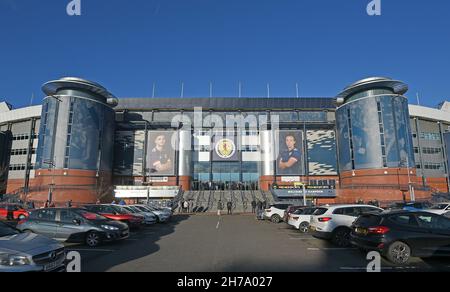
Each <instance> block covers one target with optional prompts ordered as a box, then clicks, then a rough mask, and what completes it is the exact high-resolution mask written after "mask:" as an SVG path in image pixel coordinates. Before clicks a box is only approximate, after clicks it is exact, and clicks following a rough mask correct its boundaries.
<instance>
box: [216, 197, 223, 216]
mask: <svg viewBox="0 0 450 292" xmlns="http://www.w3.org/2000/svg"><path fill="white" fill-rule="evenodd" d="M222 210H223V204H222V201H221V200H219V202H218V203H217V215H219V216H220V213H221V211H222Z"/></svg>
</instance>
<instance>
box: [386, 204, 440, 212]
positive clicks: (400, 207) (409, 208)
mask: <svg viewBox="0 0 450 292" xmlns="http://www.w3.org/2000/svg"><path fill="white" fill-rule="evenodd" d="M430 207H431V204H430V203H428V202H406V203H405V202H403V203H394V204H392V205H390V206H389V207H388V210H406V211H421V210H424V209H428V208H430Z"/></svg>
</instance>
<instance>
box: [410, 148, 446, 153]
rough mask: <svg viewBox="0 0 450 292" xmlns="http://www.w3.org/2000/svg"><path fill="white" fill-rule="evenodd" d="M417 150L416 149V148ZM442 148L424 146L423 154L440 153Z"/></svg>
mask: <svg viewBox="0 0 450 292" xmlns="http://www.w3.org/2000/svg"><path fill="white" fill-rule="evenodd" d="M414 151H415V150H414ZM441 151H442V150H441V148H432V147H424V148H422V153H423V154H440V153H441Z"/></svg>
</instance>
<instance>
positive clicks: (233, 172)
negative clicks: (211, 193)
mask: <svg viewBox="0 0 450 292" xmlns="http://www.w3.org/2000/svg"><path fill="white" fill-rule="evenodd" d="M212 174H213V175H212V177H213V180H212V181H213V185H214V187H215V189H218V190H236V189H238V187H239V183H240V181H241V180H240V174H241V167H240V162H214V163H213V167H212Z"/></svg>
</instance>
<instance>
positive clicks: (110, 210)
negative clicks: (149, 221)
mask: <svg viewBox="0 0 450 292" xmlns="http://www.w3.org/2000/svg"><path fill="white" fill-rule="evenodd" d="M84 208H86V210H88V211H90V212H94V213H98V214H100V215H103V216H104V217H106V218H108V219H112V220H116V221H120V222H123V223H126V224H127V225H128V226H129V227H130V228H132V229H133V228H139V227H140V226H141V225H142V222H143V221H144V216H142V215H138V214H136V215H135V214H132V213H130V212H129V211H127V210H125V209H124V208H122V207H121V206H119V205H86V206H84Z"/></svg>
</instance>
